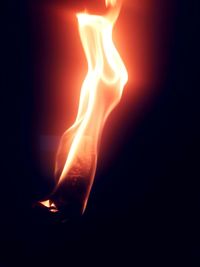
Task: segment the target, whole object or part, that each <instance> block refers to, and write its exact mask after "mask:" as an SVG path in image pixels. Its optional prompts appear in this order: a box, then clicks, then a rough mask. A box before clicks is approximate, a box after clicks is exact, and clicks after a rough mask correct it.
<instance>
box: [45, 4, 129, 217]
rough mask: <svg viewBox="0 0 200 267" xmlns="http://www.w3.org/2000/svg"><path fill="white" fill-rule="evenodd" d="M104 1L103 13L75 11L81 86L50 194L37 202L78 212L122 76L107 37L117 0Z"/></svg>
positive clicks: (83, 203) (117, 9)
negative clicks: (84, 66) (82, 59)
mask: <svg viewBox="0 0 200 267" xmlns="http://www.w3.org/2000/svg"><path fill="white" fill-rule="evenodd" d="M105 4H106V6H107V7H108V12H107V14H106V15H105V16H99V15H91V14H88V13H78V14H77V19H78V25H79V34H80V38H81V42H82V45H83V49H84V52H85V55H86V59H87V62H88V72H87V75H86V78H85V80H84V82H83V85H82V88H81V93H80V100H79V108H78V114H77V117H76V120H75V122H74V124H73V125H72V126H71V127H70V128H69V129H68V130H67V131H66V132H65V133H64V134H63V136H62V138H61V141H60V145H59V148H58V153H57V158H56V168H55V173H56V178H57V186H56V188H55V191H54V192H53V194H52V196H51V197H50V200H49V201H44V202H42V203H43V204H44V205H45V206H48V207H49V208H50V209H51V208H52V211H53V210H54V211H55V209H56V208H57V209H62V208H64V209H67V210H68V211H69V210H70V211H71V210H74V209H75V210H76V211H78V212H80V213H83V212H84V210H85V207H86V204H87V200H88V197H89V193H90V190H91V186H92V183H93V180H94V175H95V171H96V164H97V154H98V147H99V142H100V137H101V133H102V129H103V126H104V124H105V121H106V119H107V117H108V115H109V114H110V112H111V111H112V110H113V108H114V107H115V106H116V105H117V103H118V102H119V101H120V98H121V95H122V91H123V87H124V85H125V84H126V82H127V80H128V74H127V71H126V68H125V66H124V64H123V62H122V59H121V58H120V55H119V53H118V52H117V50H116V48H115V46H114V43H113V40H112V32H113V26H114V24H115V21H116V19H117V17H118V15H119V12H120V8H121V1H118V0H105Z"/></svg>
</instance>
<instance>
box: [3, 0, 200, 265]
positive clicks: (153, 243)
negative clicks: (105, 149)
mask: <svg viewBox="0 0 200 267" xmlns="http://www.w3.org/2000/svg"><path fill="white" fill-rule="evenodd" d="M196 2H198V1H196ZM196 2H195V1H185V0H182V1H178V0H176V1H174V3H175V5H174V14H175V16H174V20H173V36H172V37H171V38H172V40H171V44H170V53H169V55H168V60H169V61H168V65H167V68H166V70H165V71H166V75H165V77H166V78H165V79H164V80H163V82H162V83H161V84H160V85H159V86H160V92H161V93H159V94H158V95H157V97H156V98H155V100H154V101H153V104H151V105H150V107H149V108H148V112H145V111H141V112H143V114H142V116H141V117H140V119H139V120H138V122H137V127H135V126H132V124H131V123H130V122H129V123H130V125H129V127H127V128H126V129H125V130H124V134H125V136H126V138H124V140H123V142H122V145H121V146H119V148H118V151H117V153H116V154H115V155H114V156H113V157H112V160H110V162H109V165H108V166H107V165H106V167H105V168H104V167H103V166H100V165H99V166H98V168H97V175H96V179H95V183H94V187H93V190H92V192H91V196H90V200H89V203H88V207H87V209H86V212H85V214H84V216H82V217H81V218H76V219H72V220H70V221H68V222H67V223H58V222H56V220H54V219H52V218H51V217H49V216H48V214H46V212H43V211H40V210H38V209H36V208H35V209H33V208H32V205H33V203H34V201H35V200H36V199H37V198H39V197H40V195H42V194H44V193H45V190H44V191H42V190H43V189H41V188H46V182H45V181H46V180H45V178H44V177H42V175H41V174H40V170H39V169H38V167H37V166H36V164H35V159H34V157H33V153H32V150H34V145H35V144H34V142H32V138H31V136H32V131H33V117H34V114H33V110H34V105H35V104H36V103H35V102H34V90H35V88H34V76H33V71H34V70H33V64H32V63H33V62H34V58H33V54H34V53H33V52H32V51H33V48H34V47H33V44H32V40H33V37H32V32H31V30H30V28H31V22H30V15H29V14H30V13H29V11H28V10H29V9H30V6H29V4H30V3H29V1H23V0H19V1H14V0H11V1H8V2H6V4H5V5H2V6H3V9H1V14H2V18H3V24H2V26H3V31H2V33H1V44H2V45H3V48H2V49H1V53H2V56H1V58H2V59H3V60H1V63H2V69H3V86H2V87H1V93H2V98H1V108H2V111H1V115H2V120H1V135H2V137H1V180H0V182H1V186H0V190H1V192H0V197H1V215H0V216H1V219H0V241H1V249H0V266H5V267H6V266H18V265H19V266H32V265H33V266H40V265H41V266H55V265H56V266H76V264H78V263H79V264H82V265H83V266H85V265H90V264H91V265H92V266H98V264H99V265H103V266H107V265H110V266H114V265H116V264H117V263H119V265H120V266H143V264H144V263H148V264H150V263H158V264H159V266H165V265H167V266H169V264H170V265H173V264H176V265H177V264H181V263H187V266H199V263H200V241H199V238H200V235H199V225H200V217H199V212H200V192H199V191H200V188H199V150H198V149H197V142H198V139H199V129H198V128H199V98H198V96H199V93H198V89H199V87H198V85H199V76H198V70H199V61H198V59H197V54H198V50H199V47H198V40H197V39H198V32H197V31H198V28H199V25H198V24H199V18H198V15H199V9H198V6H197V3H196ZM4 8H5V9H4ZM101 157H103V155H102V154H101V152H100V162H101ZM35 177H37V178H35ZM1 264H2V265H1Z"/></svg>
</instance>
